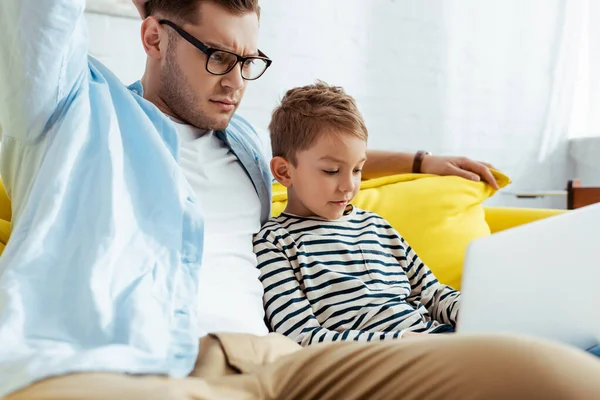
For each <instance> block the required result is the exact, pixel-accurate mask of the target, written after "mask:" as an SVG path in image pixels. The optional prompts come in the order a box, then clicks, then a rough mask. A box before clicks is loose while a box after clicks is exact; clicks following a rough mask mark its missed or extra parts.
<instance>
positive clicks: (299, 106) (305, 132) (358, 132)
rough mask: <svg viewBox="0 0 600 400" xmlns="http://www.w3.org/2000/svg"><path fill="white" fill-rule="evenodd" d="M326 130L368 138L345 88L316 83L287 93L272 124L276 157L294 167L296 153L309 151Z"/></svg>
mask: <svg viewBox="0 0 600 400" xmlns="http://www.w3.org/2000/svg"><path fill="white" fill-rule="evenodd" d="M324 129H331V130H332V131H334V132H336V133H344V134H345V133H347V134H351V135H354V136H356V137H359V138H360V139H363V140H365V141H367V138H368V133H367V127H366V126H365V122H364V120H363V117H362V115H361V113H360V112H359V111H358V107H357V106H356V102H355V100H354V98H352V96H350V95H348V94H346V92H345V91H344V89H343V88H341V87H339V86H329V85H328V84H326V83H325V82H321V81H317V83H315V84H313V85H307V86H302V87H298V88H294V89H290V90H288V91H287V93H286V94H285V96H283V99H281V103H280V104H279V106H278V107H276V108H275V110H273V116H272V118H271V123H270V124H269V132H270V134H271V146H272V149H273V157H278V156H279V157H283V158H285V159H286V160H288V161H290V162H291V163H292V164H295V163H296V154H297V152H298V151H302V150H306V149H308V148H310V147H311V146H312V145H313V144H314V142H315V141H316V139H317V137H318V135H319V134H321V133H322V131H323V130H324Z"/></svg>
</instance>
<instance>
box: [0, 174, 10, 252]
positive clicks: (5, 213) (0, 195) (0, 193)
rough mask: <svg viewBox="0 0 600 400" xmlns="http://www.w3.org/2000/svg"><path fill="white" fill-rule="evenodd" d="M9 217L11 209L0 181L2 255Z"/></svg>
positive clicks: (0, 240) (6, 237) (8, 226)
mask: <svg viewBox="0 0 600 400" xmlns="http://www.w3.org/2000/svg"><path fill="white" fill-rule="evenodd" d="M11 216H12V209H11V206H10V200H9V198H8V196H7V194H6V191H5V190H4V185H3V184H2V181H0V254H2V252H3V251H4V247H6V243H8V237H9V236H10V219H11Z"/></svg>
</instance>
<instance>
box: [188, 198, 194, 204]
mask: <svg viewBox="0 0 600 400" xmlns="http://www.w3.org/2000/svg"><path fill="white" fill-rule="evenodd" d="M187 201H189V202H190V203H192V204H193V203H195V201H194V199H193V198H192V196H188V197H187Z"/></svg>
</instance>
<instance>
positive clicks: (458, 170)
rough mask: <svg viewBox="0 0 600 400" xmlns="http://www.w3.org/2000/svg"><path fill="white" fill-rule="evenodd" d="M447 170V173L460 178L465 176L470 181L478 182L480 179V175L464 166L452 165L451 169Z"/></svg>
mask: <svg viewBox="0 0 600 400" xmlns="http://www.w3.org/2000/svg"><path fill="white" fill-rule="evenodd" d="M448 172H449V174H448V175H456V176H460V177H461V178H465V179H468V180H470V181H475V182H479V181H480V180H481V177H480V176H479V175H477V174H474V173H473V172H470V171H468V170H466V169H464V168H460V167H457V166H454V165H453V166H452V169H451V170H450V171H448Z"/></svg>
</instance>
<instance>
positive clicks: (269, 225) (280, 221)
mask: <svg viewBox="0 0 600 400" xmlns="http://www.w3.org/2000/svg"><path fill="white" fill-rule="evenodd" d="M289 222H290V217H289V216H286V215H277V216H274V217H271V218H269V219H268V220H267V222H265V224H264V225H263V226H262V228H260V230H259V231H258V233H256V234H255V235H254V242H255V243H256V242H257V241H259V240H268V241H270V242H273V241H274V240H275V239H276V238H278V237H281V236H285V235H287V234H288V225H289Z"/></svg>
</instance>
